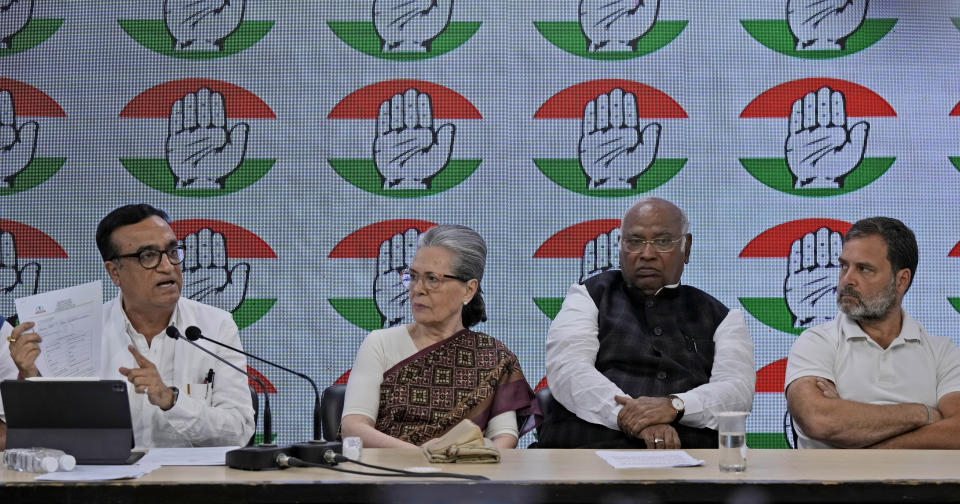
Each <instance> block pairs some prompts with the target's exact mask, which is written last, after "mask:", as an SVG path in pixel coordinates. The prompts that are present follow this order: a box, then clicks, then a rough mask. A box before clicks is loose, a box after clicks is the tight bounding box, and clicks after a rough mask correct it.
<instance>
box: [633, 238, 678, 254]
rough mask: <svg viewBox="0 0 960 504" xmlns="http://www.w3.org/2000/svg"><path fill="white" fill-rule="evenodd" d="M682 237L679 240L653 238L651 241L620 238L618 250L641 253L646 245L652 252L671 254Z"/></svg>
mask: <svg viewBox="0 0 960 504" xmlns="http://www.w3.org/2000/svg"><path fill="white" fill-rule="evenodd" d="M683 238H684V237H683V236H681V237H679V238H665V237H664V238H654V239H652V240H642V239H640V238H620V248H622V249H623V250H626V251H627V252H642V251H643V250H644V249H646V248H647V245H651V246H652V247H653V250H656V251H657V252H663V253H666V252H673V251H674V250H675V249H676V248H677V244H678V243H680V241H681V240H683Z"/></svg>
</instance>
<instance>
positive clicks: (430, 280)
mask: <svg viewBox="0 0 960 504" xmlns="http://www.w3.org/2000/svg"><path fill="white" fill-rule="evenodd" d="M447 278H449V279H452V280H459V281H461V282H466V281H467V280H465V279H463V278H460V277H458V276H456V275H447V274H440V273H417V272H416V271H411V270H407V271H404V272H403V275H402V276H401V277H400V283H401V284H403V288H404V289H409V288H410V287H413V286H414V285H417V282H419V281H420V280H423V286H424V287H425V288H426V289H427V290H435V289H436V288H438V287H440V284H441V283H442V282H443V281H444V280H445V279H447Z"/></svg>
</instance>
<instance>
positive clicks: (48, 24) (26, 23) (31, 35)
mask: <svg viewBox="0 0 960 504" xmlns="http://www.w3.org/2000/svg"><path fill="white" fill-rule="evenodd" d="M38 14H39V13H38V12H37V10H36V8H35V6H34V0H0V56H9V55H11V54H17V53H20V52H23V51H26V50H27V49H31V48H33V47H36V46H38V45H40V44H41V43H43V41H45V40H47V39H48V38H50V36H52V35H53V34H54V33H56V32H57V30H59V29H60V25H62V24H63V19H52V18H43V17H40V16H39V15H38Z"/></svg>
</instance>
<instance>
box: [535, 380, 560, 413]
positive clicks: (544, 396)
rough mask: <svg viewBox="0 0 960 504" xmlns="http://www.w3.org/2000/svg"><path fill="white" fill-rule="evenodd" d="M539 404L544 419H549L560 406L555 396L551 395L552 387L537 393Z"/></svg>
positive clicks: (544, 388)
mask: <svg viewBox="0 0 960 504" xmlns="http://www.w3.org/2000/svg"><path fill="white" fill-rule="evenodd" d="M537 403H538V404H539V405H540V413H543V418H547V417H548V416H549V415H550V412H551V411H553V408H554V407H555V406H556V405H557V404H558V403H557V400H556V399H554V398H553V394H551V393H550V387H543V388H541V389H540V390H538V391H537Z"/></svg>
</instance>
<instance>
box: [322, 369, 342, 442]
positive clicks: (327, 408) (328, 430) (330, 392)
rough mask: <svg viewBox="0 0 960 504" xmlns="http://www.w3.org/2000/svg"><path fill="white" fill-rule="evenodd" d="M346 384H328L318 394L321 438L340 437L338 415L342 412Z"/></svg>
mask: <svg viewBox="0 0 960 504" xmlns="http://www.w3.org/2000/svg"><path fill="white" fill-rule="evenodd" d="M346 393H347V386H346V385H345V384H343V383H335V384H333V385H330V386H329V387H327V388H326V389H324V391H323V395H322V396H320V418H321V424H320V425H321V427H322V428H323V439H326V440H327V441H336V440H337V439H338V438H339V437H340V416H341V415H342V414H343V397H344V395H345V394H346Z"/></svg>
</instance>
